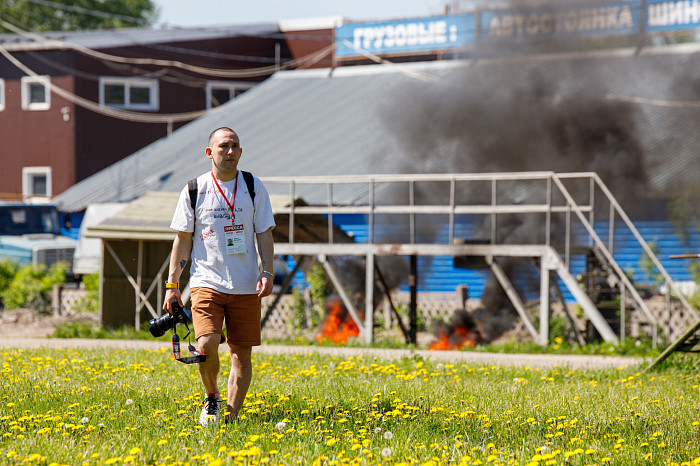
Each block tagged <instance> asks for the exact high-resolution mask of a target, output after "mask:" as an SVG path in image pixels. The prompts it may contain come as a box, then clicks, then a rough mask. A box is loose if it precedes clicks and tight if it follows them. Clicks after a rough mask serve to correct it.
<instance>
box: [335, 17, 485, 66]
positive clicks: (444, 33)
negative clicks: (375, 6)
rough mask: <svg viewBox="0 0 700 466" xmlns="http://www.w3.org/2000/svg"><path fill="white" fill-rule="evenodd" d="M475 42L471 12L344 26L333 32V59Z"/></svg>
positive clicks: (451, 47) (441, 48)
mask: <svg viewBox="0 0 700 466" xmlns="http://www.w3.org/2000/svg"><path fill="white" fill-rule="evenodd" d="M475 41H476V15H475V14H474V13H467V14H460V15H450V16H438V17H430V18H419V19H408V20H403V21H384V22H373V23H354V24H344V25H343V26H340V27H338V28H336V30H335V42H336V48H335V56H336V57H337V58H347V57H362V56H364V55H365V54H366V53H370V54H373V55H396V54H417V53H420V52H436V51H448V50H454V49H460V48H464V47H469V46H473V45H474V44H475Z"/></svg>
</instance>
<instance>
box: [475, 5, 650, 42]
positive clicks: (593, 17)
mask: <svg viewBox="0 0 700 466" xmlns="http://www.w3.org/2000/svg"><path fill="white" fill-rule="evenodd" d="M639 26H640V23H639V0H632V1H620V2H611V3H605V4H600V3H597V4H594V5H580V4H579V5H577V6H570V7H559V8H551V7H549V8H547V7H543V8H533V9H527V10H487V11H482V12H481V37H482V39H548V38H561V37H573V36H592V35H599V36H606V35H621V34H635V33H637V32H639V30H640V28H639Z"/></svg>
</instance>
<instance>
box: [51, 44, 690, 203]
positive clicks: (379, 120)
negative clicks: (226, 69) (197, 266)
mask: <svg viewBox="0 0 700 466" xmlns="http://www.w3.org/2000/svg"><path fill="white" fill-rule="evenodd" d="M697 50H698V46H695V47H693V48H692V49H688V48H687V47H685V48H682V49H679V48H674V47H667V48H664V49H655V50H654V49H649V50H646V51H644V52H643V53H642V54H641V55H635V54H634V53H633V51H630V50H615V51H609V52H598V53H595V54H579V55H577V58H576V61H577V62H576V65H575V66H571V64H570V62H566V61H565V60H562V59H561V56H547V57H544V58H542V57H540V58H534V57H529V58H521V59H518V60H492V61H486V60H484V61H443V62H428V63H412V64H401V65H393V64H392V65H372V66H356V67H341V68H338V69H335V70H329V69H323V70H307V71H288V72H281V73H277V74H276V75H274V76H273V77H271V78H270V79H268V80H267V81H265V82H263V83H262V84H260V85H258V86H256V87H255V88H253V89H251V90H250V91H248V92H246V93H245V94H242V95H241V96H240V97H238V98H236V99H234V100H232V101H230V102H229V103H227V104H225V105H223V106H221V107H218V108H217V109H215V110H214V111H213V112H211V113H210V114H208V115H206V116H204V117H201V118H199V119H198V120H196V121H194V122H192V123H190V124H188V125H186V126H184V127H182V128H180V129H178V130H177V131H175V132H174V133H173V134H171V135H170V136H168V137H166V138H163V139H161V140H159V141H157V142H155V143H153V144H151V145H149V146H147V147H145V148H144V149H142V150H140V151H138V152H136V153H134V154H133V155H131V156H129V157H127V158H125V159H124V160H122V161H120V162H118V163H116V164H114V165H112V166H111V167H109V168H107V169H105V170H103V171H101V172H100V173H97V174H96V175H94V176H92V177H90V178H88V179H86V180H83V181H82V182H80V183H78V184H76V185H75V186H73V187H72V188H70V189H69V190H67V191H66V192H64V193H63V194H61V195H59V196H57V197H56V198H55V202H56V203H57V204H58V205H59V208H60V209H61V210H64V211H80V210H83V209H85V207H86V206H87V205H89V204H91V203H97V202H128V201H132V200H134V199H136V198H138V197H139V196H141V195H143V194H144V193H146V192H147V191H172V192H179V191H180V190H181V189H182V187H183V186H184V185H185V184H186V183H187V181H188V180H189V179H191V178H193V177H195V176H197V175H199V174H201V173H204V172H206V171H208V170H210V167H211V165H210V164H211V162H210V160H209V159H208V158H207V157H206V155H205V153H204V148H205V147H206V144H207V137H208V135H209V133H210V132H211V130H212V129H214V128H217V127H220V126H230V127H232V128H234V129H235V130H236V131H237V133H238V134H239V136H240V138H241V143H242V146H243V148H244V150H243V157H242V159H241V162H240V167H241V168H242V169H244V170H249V171H251V172H253V173H254V174H256V175H257V176H259V177H268V176H313V175H318V176H331V175H352V174H373V173H377V174H386V173H424V172H445V173H458V172H466V173H468V172H483V171H489V170H488V169H486V168H485V167H487V164H483V165H482V164H480V163H478V162H479V161H478V159H477V158H471V157H470V154H469V152H468V151H467V150H465V148H464V147H463V146H460V145H459V144H458V143H457V142H455V141H456V139H455V137H454V135H452V136H449V137H448V136H445V137H444V139H443V138H441V137H440V136H435V134H439V131H435V130H434V128H431V125H434V124H435V121H439V120H440V118H441V117H444V115H441V112H442V111H443V110H444V109H445V108H447V107H449V106H450V105H451V103H450V102H449V101H446V102H444V104H437V105H433V106H430V107H426V108H425V109H421V108H420V107H418V105H419V104H418V100H417V99H416V104H415V106H414V105H413V97H412V96H418V95H420V94H421V93H427V92H430V91H431V90H433V89H435V87H436V86H442V85H444V86H443V88H444V89H443V90H446V91H445V92H443V97H444V96H447V99H448V100H449V96H450V93H449V89H450V86H453V87H454V89H455V92H456V93H457V92H458V89H459V88H460V86H464V87H468V86H469V85H470V80H474V82H476V80H477V79H481V80H483V77H484V75H487V74H486V73H484V69H485V68H484V67H488V66H493V67H496V68H495V71H496V72H497V73H496V74H498V73H500V74H508V73H510V74H514V80H516V81H517V79H518V77H519V76H520V74H522V76H523V80H525V76H528V73H531V72H532V71H533V70H538V71H543V72H545V73H547V76H548V77H549V79H550V80H555V81H559V82H560V85H559V87H558V90H557V92H559V93H566V92H567V90H568V89H569V88H571V90H572V91H576V89H575V88H576V86H580V84H581V82H591V83H604V84H601V85H600V89H599V90H597V92H599V94H598V95H599V98H601V99H605V98H607V97H606V96H608V95H609V94H615V95H616V96H618V97H619V98H623V99H624V98H628V97H629V98H635V99H636V98H643V99H648V100H647V101H644V102H643V103H642V104H638V106H639V111H637V112H636V116H635V118H636V124H637V125H638V128H637V129H636V132H637V133H638V134H637V137H639V140H640V143H641V144H642V146H643V147H644V161H643V163H644V164H645V166H646V167H647V171H648V173H649V174H650V175H651V189H652V190H653V191H654V193H655V194H656V195H668V194H673V193H674V192H677V190H678V189H680V187H681V186H683V185H685V184H687V183H690V182H696V181H697V179H698V176H699V175H700V165H699V164H698V163H697V162H698V160H699V159H700V157H699V156H698V155H697V154H698V153H700V152H699V151H698V150H697V149H698V148H700V132H698V131H696V129H695V128H696V127H697V121H698V116H699V115H700V109H699V108H698V107H697V106H692V105H690V106H685V107H674V106H673V105H664V104H663V102H664V101H665V102H668V101H675V99H679V96H678V93H677V92H676V91H677V89H676V88H674V85H673V82H674V80H677V79H681V77H673V76H669V70H672V69H688V70H692V67H689V66H688V63H691V64H692V63H697V61H698V60H700V58H698V56H697V53H696V51H697ZM679 51H680V53H678V52H679ZM499 67H500V68H499ZM572 73H576V75H577V78H576V79H572ZM586 80H588V81H586ZM569 82H570V83H571V84H568V83H569ZM497 93H498V89H497V88H496V89H494V94H485V95H483V103H484V106H485V107H484V108H487V107H488V105H489V103H490V102H491V101H492V100H493V99H494V97H497ZM552 97H554V98H559V97H558V96H552ZM652 100H654V101H659V102H661V103H660V104H659V103H657V104H654V103H651V104H650V103H649V102H651V101H652ZM685 100H690V101H692V100H697V98H695V99H693V98H691V97H688V96H686V97H685ZM458 103H459V102H458ZM450 110H451V111H453V112H454V109H450ZM446 111H447V110H446ZM405 113H411V116H410V117H409V119H407V118H406V115H405ZM447 115H448V116H449V115H450V113H447ZM399 116H401V117H402V118H401V119H400V120H398V117H399ZM410 118H413V119H414V121H412V120H411V119H410ZM475 118H477V119H478V113H477V114H476V115H475ZM415 120H417V121H415ZM396 121H401V125H406V122H407V121H408V122H411V125H410V126H411V128H413V129H414V130H415V131H416V132H420V131H423V129H422V128H426V129H432V131H430V132H429V131H426V132H425V134H426V135H432V136H429V137H435V138H437V139H440V140H428V141H424V142H423V144H424V147H416V148H415V151H414V150H413V148H411V147H407V145H406V144H405V142H406V140H405V138H406V135H405V134H403V135H402V131H403V132H404V133H405V130H406V128H405V127H401V128H397V127H396V126H397V125H396ZM506 121H507V120H506ZM468 122H469V120H467V123H468ZM448 124H449V122H448ZM458 124H464V122H463V121H462V122H455V128H450V131H452V132H455V131H456V132H459V131H460V129H459V126H458ZM509 124H510V123H509ZM574 124H575V122H574ZM527 136H528V135H527V134H526V135H524V137H527ZM485 137H486V136H485ZM495 137H498V134H497V132H496V136H495ZM413 140H417V141H420V135H418V136H416V135H415V134H412V135H411V141H413ZM446 160H449V162H450V163H447V162H446ZM528 169H532V170H553V171H569V170H572V169H571V168H567V166H566V165H565V164H564V165H562V164H561V163H560V165H559V166H556V167H548V166H542V167H534V166H530V167H528ZM498 170H501V169H500V168H499V169H498ZM502 170H504V171H513V170H512V169H510V170H509V169H508V168H507V167H504V168H503V169H502ZM579 170H580V168H579ZM490 171H494V170H490ZM611 189H612V190H613V192H615V189H616V187H615V186H612V187H611ZM279 194H284V193H279ZM298 194H299V195H300V196H301V197H303V198H304V199H305V200H306V201H307V202H309V203H311V204H313V203H316V202H324V201H325V199H314V198H311V197H309V196H307V195H306V193H304V192H299V193H298ZM352 197H353V196H352V195H350V194H348V197H347V199H346V201H347V202H352ZM341 202H342V201H341Z"/></svg>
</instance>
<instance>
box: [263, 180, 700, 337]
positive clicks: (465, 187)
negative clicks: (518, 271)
mask: <svg viewBox="0 0 700 466" xmlns="http://www.w3.org/2000/svg"><path fill="white" fill-rule="evenodd" d="M262 180H263V182H264V183H265V185H266V186H267V188H268V191H269V192H270V194H271V197H272V199H273V209H274V210H275V216H276V218H277V219H278V227H277V229H276V232H277V233H278V234H281V235H282V236H283V237H285V238H286V242H285V241H281V242H280V241H279V240H277V241H276V244H275V253H276V254H291V255H293V256H296V257H297V258H299V257H300V256H316V257H317V258H318V259H319V260H321V262H322V263H323V264H325V266H326V270H327V271H328V272H329V275H330V276H331V278H332V279H333V282H334V284H335V286H336V288H337V289H338V291H339V292H340V295H341V298H342V299H343V302H344V304H345V306H346V307H347V309H348V312H349V313H350V314H351V315H352V317H353V319H354V320H355V322H356V324H357V325H358V327H359V329H360V337H361V338H364V339H365V341H367V342H371V341H372V338H373V335H372V331H373V330H372V328H373V313H374V304H373V302H374V299H373V293H374V291H373V290H374V283H375V276H374V269H375V257H376V256H383V255H396V256H430V255H434V256H453V257H459V256H467V257H480V258H481V259H483V261H485V263H486V264H488V267H490V269H491V271H492V272H493V274H494V276H495V277H496V279H497V280H498V281H499V283H500V284H501V286H502V287H503V289H504V290H505V292H506V294H507V295H508V298H509V299H510V301H511V303H512V304H513V307H514V308H515V309H516V311H517V312H518V314H519V315H520V317H521V319H522V320H523V323H524V325H525V327H526V328H527V329H528V331H530V333H531V334H532V336H533V338H534V339H535V341H537V342H538V343H540V344H542V345H545V344H547V341H548V338H549V321H550V313H551V312H550V296H551V294H552V288H553V287H555V284H553V283H552V281H551V278H550V277H551V276H552V275H555V276H556V277H557V278H558V279H559V280H560V281H561V283H563V284H564V286H566V288H567V289H568V290H569V292H570V294H571V295H572V296H573V297H574V299H575V300H576V302H577V303H578V304H579V306H580V307H581V309H582V310H583V312H584V314H585V316H586V318H587V320H588V321H589V322H591V324H592V325H593V327H594V328H595V329H596V331H597V332H598V333H599V335H600V336H601V337H602V338H603V339H604V340H605V341H608V342H612V343H615V344H617V343H619V341H620V340H621V339H623V338H625V327H626V323H625V319H626V316H627V314H628V310H629V309H632V310H634V311H635V312H636V313H637V314H638V315H639V316H641V319H642V320H643V321H644V322H645V323H646V324H647V326H648V328H649V329H650V330H649V336H650V337H651V338H652V339H653V340H654V344H656V339H657V337H658V336H659V333H660V330H661V328H660V326H659V322H658V320H657V318H656V317H655V316H654V314H653V313H652V312H651V311H650V310H649V308H648V307H647V305H646V303H645V301H644V300H643V299H642V297H641V296H640V294H639V292H638V291H637V289H636V288H635V286H634V284H633V283H632V281H631V280H630V278H629V277H628V276H627V275H626V274H625V271H624V270H623V269H622V267H621V266H620V265H619V264H618V263H617V262H616V261H615V258H614V239H615V229H616V228H617V229H621V228H624V229H627V230H629V232H631V234H632V236H633V237H634V238H635V240H636V242H637V243H638V245H639V247H640V251H642V253H643V254H646V255H647V256H648V257H649V259H650V260H651V262H652V264H653V266H654V267H655V268H656V269H657V271H658V273H659V274H660V275H661V276H662V277H663V278H664V279H665V280H666V284H667V288H668V290H670V293H672V295H673V296H674V297H675V298H676V299H677V300H678V302H680V304H681V308H680V310H679V311H675V310H674V311H671V310H670V309H669V311H668V312H680V313H681V314H682V318H683V319H686V320H688V323H689V324H690V323H692V322H694V321H695V320H697V319H698V314H697V313H696V311H695V310H693V309H692V308H691V306H690V305H689V304H688V302H687V300H686V299H685V297H684V296H683V295H682V293H680V291H679V290H678V287H677V286H676V284H675V283H674V282H673V280H672V279H671V277H670V275H669V274H668V273H667V271H666V270H665V269H664V267H663V265H662V264H661V261H659V259H658V258H657V257H656V256H655V254H654V252H653V251H652V249H651V248H650V247H649V245H648V244H647V242H646V241H645V240H644V238H643V237H642V236H641V234H639V232H638V231H637V229H636V228H635V226H634V224H633V223H632V222H631V221H630V219H629V217H628V216H627V214H626V213H625V212H624V211H623V210H622V207H621V206H620V204H619V203H618V202H617V200H616V199H615V198H614V197H613V195H612V193H611V192H610V190H609V189H608V188H607V186H606V185H605V184H604V183H603V181H602V180H601V179H600V177H599V176H598V175H597V174H596V173H589V172H586V173H554V172H523V173H484V174H424V175H349V176H325V177H268V178H263V179H262ZM340 214H360V215H362V216H363V218H365V219H366V222H367V223H366V229H367V235H366V237H367V240H366V241H364V242H359V241H348V240H347V238H343V237H341V236H339V235H338V233H337V227H336V226H335V225H334V215H335V216H337V215H340ZM509 216H519V217H522V218H527V217H530V216H533V217H532V218H534V219H535V221H534V222H533V224H539V225H541V226H542V231H541V232H540V233H537V234H534V235H533V237H532V238H530V239H529V240H528V241H526V242H521V243H515V244H514V243H512V242H511V241H510V240H508V239H506V236H505V235H504V231H503V230H504V229H503V226H502V224H503V220H505V219H508V218H509ZM387 217H388V218H391V219H392V221H393V224H394V225H396V224H402V225H405V238H404V239H402V240H400V241H396V240H389V241H387V240H384V239H382V238H381V234H380V233H381V227H379V226H378V225H379V219H380V218H387ZM305 219H306V221H305ZM308 219H314V220H313V221H312V222H310V221H309V220H308ZM319 219H321V220H319ZM601 219H606V220H607V221H608V225H609V228H608V230H609V231H608V235H607V239H605V240H604V239H602V238H601V237H600V236H599V235H598V233H596V230H595V228H594V225H595V223H596V221H597V220H601ZM464 221H481V222H483V223H484V224H485V225H488V226H489V228H488V230H489V232H488V234H489V236H490V238H489V241H485V242H478V241H477V242H471V243H470V242H465V241H460V238H456V237H455V227H456V225H457V224H458V223H459V222H464ZM425 222H427V223H428V224H429V225H432V226H439V227H440V228H441V229H442V230H443V231H446V234H443V235H442V236H441V237H440V238H442V239H439V238H437V237H435V238H432V239H430V240H426V239H425V237H424V235H421V232H420V230H421V228H420V226H421V225H424V224H426V223H425ZM321 223H323V225H321ZM311 228H314V229H315V230H314V231H313V235H311V236H312V237H313V239H309V237H310V235H309V232H310V230H311ZM302 238H303V239H302ZM484 243H485V244H484ZM582 254H592V255H593V256H594V257H595V258H596V260H597V261H598V263H599V264H600V266H601V267H602V269H603V270H604V271H605V275H606V281H607V283H608V285H609V286H610V288H611V289H614V290H616V293H618V294H619V301H620V310H619V316H620V323H619V325H618V327H619V333H616V332H615V331H614V330H613V328H612V327H611V326H610V323H609V321H608V319H606V318H605V317H604V316H603V315H602V314H601V312H600V310H599V309H598V307H597V306H596V303H595V302H594V300H593V299H591V296H590V295H589V293H587V290H586V289H584V287H582V285H581V283H580V282H579V280H577V279H576V278H575V277H574V274H573V273H572V271H571V263H572V256H578V255H582ZM349 255H355V256H364V257H365V267H366V270H367V271H369V272H368V273H366V276H365V309H364V311H363V312H364V319H362V318H361V313H360V312H358V309H356V308H355V306H354V305H353V303H352V302H351V300H350V299H349V298H348V297H347V296H345V293H344V292H343V288H344V285H343V283H342V282H341V281H340V279H339V278H338V276H337V275H336V274H335V273H334V272H333V269H332V268H330V267H329V266H328V265H327V264H328V262H327V261H326V258H327V257H328V256H349ZM505 258H531V259H534V261H535V262H536V263H537V264H539V268H540V270H539V275H540V277H539V278H540V293H539V328H535V325H534V324H533V320H532V319H531V317H530V315H529V312H528V311H527V309H526V305H525V304H524V301H523V299H522V298H521V297H520V296H519V294H518V291H517V290H516V287H515V286H513V284H512V283H511V280H510V278H509V277H508V276H507V274H506V273H505V272H504V270H503V268H502V267H501V265H500V262H501V261H502V260H503V259H505ZM556 285H557V286H558V284H556ZM661 333H663V332H661ZM665 336H666V338H667V339H670V338H671V336H670V335H665Z"/></svg>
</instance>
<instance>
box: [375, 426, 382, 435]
mask: <svg viewBox="0 0 700 466" xmlns="http://www.w3.org/2000/svg"><path fill="white" fill-rule="evenodd" d="M381 431H382V428H381V427H375V428H374V433H375V434H378V433H379V432H381Z"/></svg>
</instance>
